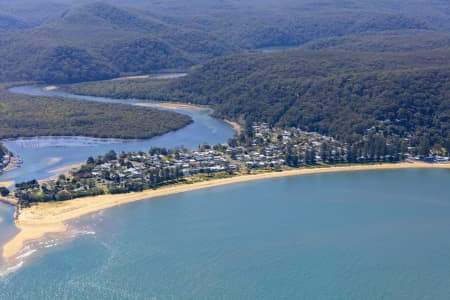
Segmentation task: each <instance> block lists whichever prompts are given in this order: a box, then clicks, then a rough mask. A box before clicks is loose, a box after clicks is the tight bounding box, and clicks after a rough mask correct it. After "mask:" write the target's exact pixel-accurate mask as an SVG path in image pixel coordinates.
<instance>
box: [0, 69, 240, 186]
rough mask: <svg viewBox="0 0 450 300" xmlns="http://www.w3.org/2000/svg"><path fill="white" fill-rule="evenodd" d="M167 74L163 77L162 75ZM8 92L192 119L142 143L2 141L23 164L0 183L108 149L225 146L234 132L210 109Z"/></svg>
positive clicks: (29, 89)
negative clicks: (136, 108)
mask: <svg viewBox="0 0 450 300" xmlns="http://www.w3.org/2000/svg"><path fill="white" fill-rule="evenodd" d="M169 75H170V74H169ZM169 75H167V74H166V75H165V76H169ZM9 91H10V92H12V93H17V94H24V95H29V96H44V97H64V98H71V99H78V100H82V101H95V102H102V103H120V104H127V105H142V103H145V105H146V106H151V107H154V108H158V109H162V110H171V111H175V112H178V113H181V114H185V115H188V116H190V117H191V118H192V120H193V123H191V124H189V125H187V126H186V127H184V128H181V129H179V130H177V131H172V132H169V133H167V134H164V135H162V136H158V137H154V138H151V139H143V140H120V139H98V138H86V137H36V138H19V139H14V140H5V141H4V144H5V146H6V147H7V148H8V149H10V151H12V152H13V153H15V154H16V155H18V156H20V157H21V158H22V159H23V164H22V165H21V167H20V168H16V169H14V170H11V171H9V172H6V173H4V174H2V175H1V176H0V181H15V182H20V181H26V180H32V179H38V180H40V179H47V178H49V177H52V176H54V175H55V174H54V173H52V172H51V171H52V170H55V169H59V168H63V167H65V166H70V165H74V164H77V163H81V162H84V161H85V160H86V159H87V158H88V157H89V156H94V157H95V156H98V155H103V154H104V153H106V152H108V151H110V150H114V151H116V152H122V151H125V152H130V151H145V152H146V151H148V150H149V149H150V148H151V147H165V148H175V147H186V148H189V149H195V148H197V147H198V146H199V145H202V144H219V143H224V142H226V141H227V140H228V139H229V138H230V137H232V136H233V135H234V133H235V132H234V130H233V128H232V127H231V126H230V125H229V124H227V123H225V122H223V121H221V120H218V119H215V118H213V117H212V116H211V113H212V110H211V109H208V108H201V109H198V108H195V107H189V106H181V107H179V106H169V107H167V106H164V105H163V106H161V105H160V104H159V103H158V102H155V101H144V100H136V99H130V100H123V99H113V98H106V97H91V96H80V95H74V94H70V93H66V92H62V91H59V90H53V89H50V90H49V89H45V87H39V86H17V87H12V88H10V89H9Z"/></svg>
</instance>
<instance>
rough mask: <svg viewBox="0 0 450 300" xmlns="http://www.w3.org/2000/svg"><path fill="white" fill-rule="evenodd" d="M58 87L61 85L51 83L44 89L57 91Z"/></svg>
mask: <svg viewBox="0 0 450 300" xmlns="http://www.w3.org/2000/svg"><path fill="white" fill-rule="evenodd" d="M57 89H59V87H57V86H56V85H49V86H46V87H45V88H44V91H47V92H49V91H56V90H57Z"/></svg>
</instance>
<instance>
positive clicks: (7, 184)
mask: <svg viewBox="0 0 450 300" xmlns="http://www.w3.org/2000/svg"><path fill="white" fill-rule="evenodd" d="M13 185H14V181H2V182H0V187H5V188H8V187H10V186H13Z"/></svg>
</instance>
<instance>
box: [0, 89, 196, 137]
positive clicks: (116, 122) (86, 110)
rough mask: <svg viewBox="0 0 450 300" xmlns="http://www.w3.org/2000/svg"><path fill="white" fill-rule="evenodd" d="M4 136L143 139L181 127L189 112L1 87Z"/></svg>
mask: <svg viewBox="0 0 450 300" xmlns="http://www.w3.org/2000/svg"><path fill="white" fill-rule="evenodd" d="M0 99H1V101H0V120H1V123H0V138H16V137H32V136H88V137H98V138H124V139H143V138H151V137H154V136H157V135H161V134H164V133H167V132H169V131H172V130H176V129H179V128H181V127H183V126H186V125H187V124H189V123H191V122H192V120H191V118H190V117H188V116H186V115H181V114H178V113H175V112H170V111H161V110H157V109H152V108H144V107H136V106H130V105H125V104H108V103H96V102H88V101H81V100H72V99H65V98H52V100H51V101H50V100H49V99H48V98H45V97H31V96H23V95H16V94H12V93H9V92H8V91H6V90H5V89H4V87H2V88H1V89H0Z"/></svg>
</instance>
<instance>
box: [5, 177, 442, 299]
mask: <svg viewBox="0 0 450 300" xmlns="http://www.w3.org/2000/svg"><path fill="white" fill-rule="evenodd" d="M449 180H450V172H449V171H448V170H401V171H372V172H354V173H340V174H321V175H308V176H301V177H296V178H284V179H275V180H266V181H259V182H253V183H246V184H236V185H231V186H224V187H218V188H212V189H206V190H201V191H196V192H189V193H184V194H180V195H175V196H168V197H162V198H159V199H154V200H149V201H144V202H140V203H135V204H130V205H124V206H121V207H117V208H113V209H109V210H106V211H103V212H101V213H97V214H94V215H91V216H88V217H85V218H83V219H81V220H78V221H77V222H75V223H72V227H74V228H77V229H78V230H82V231H83V232H85V233H86V234H83V235H79V236H78V237H76V238H72V239H68V240H65V241H63V242H61V243H60V244H58V243H57V245H56V246H54V247H51V248H47V249H43V250H40V251H38V252H37V253H35V254H34V255H32V257H31V258H30V260H29V261H27V262H26V263H25V266H23V267H22V268H20V269H19V270H17V271H16V272H13V273H11V274H9V275H7V276H4V277H2V279H0V299H447V298H448V295H450V239H449V238H448V237H449V236H450V198H449V195H450V186H449Z"/></svg>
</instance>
